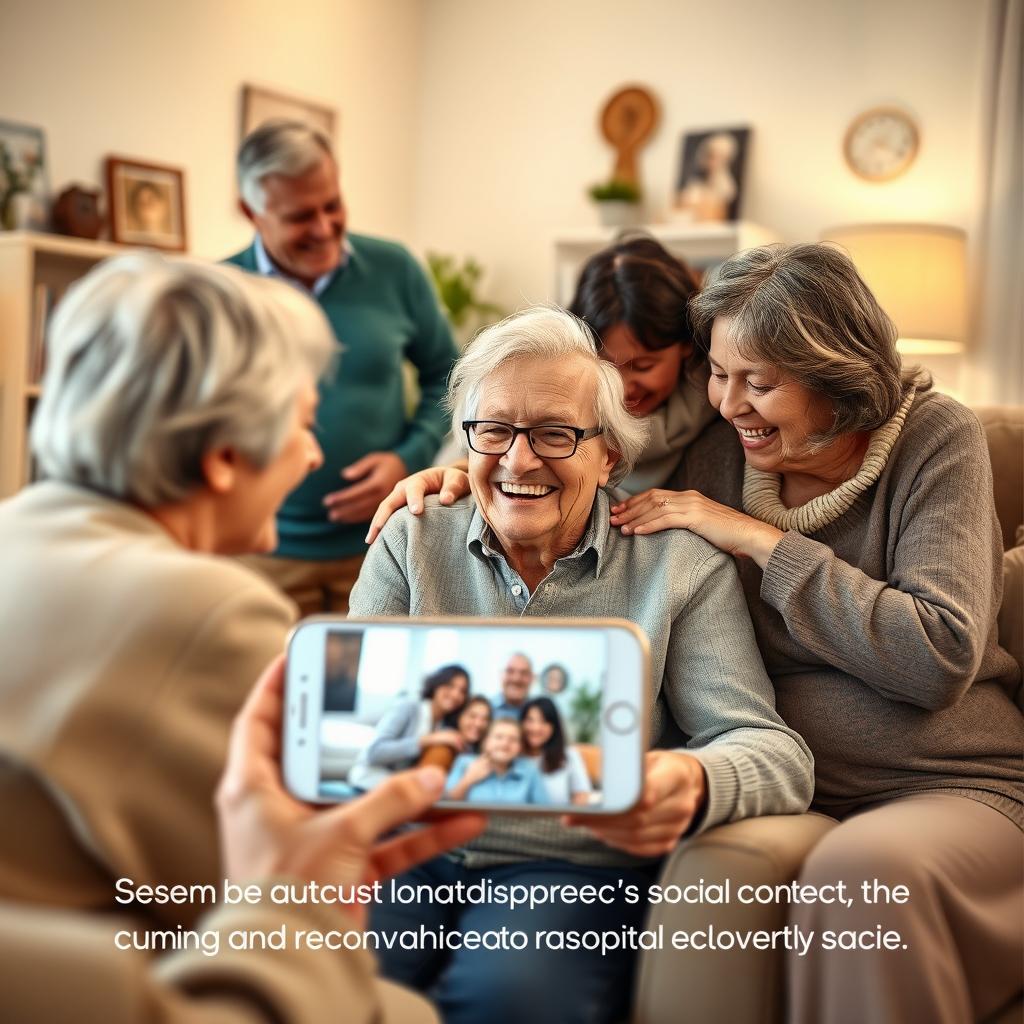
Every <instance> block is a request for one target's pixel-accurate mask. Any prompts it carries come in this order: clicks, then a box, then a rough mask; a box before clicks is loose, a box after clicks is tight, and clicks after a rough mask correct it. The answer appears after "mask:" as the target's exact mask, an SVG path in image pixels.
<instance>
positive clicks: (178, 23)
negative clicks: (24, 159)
mask: <svg viewBox="0 0 1024 1024" xmlns="http://www.w3.org/2000/svg"><path fill="white" fill-rule="evenodd" d="M990 9H991V0H774V2H773V3H765V2H763V0H717V2H716V3H708V2H707V0H699V2H698V0H631V2H630V3H628V4H624V3H622V0H291V2H290V3H284V4H281V3H278V2H276V0H175V2H168V0H136V2H134V3H129V2H128V0H92V2H90V3H82V2H80V0H4V3H3V16H2V19H0V118H3V117H8V118H11V119H16V120H23V121H27V122H29V123H35V124H39V125H42V126H43V127H44V128H45V130H46V132H47V137H48V142H49V147H50V181H51V185H52V186H53V187H54V188H55V189H57V188H60V187H63V186H64V185H65V184H67V183H68V182H69V181H71V180H75V179H79V180H83V181H86V182H94V183H98V182H99V181H100V180H101V177H100V176H101V173H102V160H103V157H104V156H105V155H106V154H108V153H117V154H125V155H129V156H134V157H138V158H148V159H150V160H153V161H156V162H166V163H169V164H176V165H179V166H183V167H184V168H185V169H186V172H187V176H188V177H187V189H188V206H189V229H190V236H191V237H190V241H191V248H192V250H193V251H194V252H197V253H199V254H200V255H205V256H210V257H218V256H222V255H224V254H226V253H228V252H231V251H233V250H235V249H236V248H238V247H240V246H241V245H243V244H244V243H245V242H246V241H247V240H248V238H249V231H248V228H247V225H246V222H245V221H244V220H243V219H242V217H241V215H240V214H238V213H237V211H236V210H235V207H234V195H235V193H234V183H233V176H232V161H233V155H234V151H235V148H236V146H237V141H238V116H239V95H240V88H241V84H242V83H243V82H254V83H260V84H264V85H268V86H276V87H278V88H280V89H281V90H282V91H292V92H295V93H297V94H300V95H307V96H309V97H311V98H321V99H323V100H325V101H327V102H328V103H331V104H333V105H334V106H335V107H336V108H337V109H338V110H339V111H340V114H341V145H340V150H341V156H342V168H343V184H344V189H345V194H346V198H347V200H348V202H349V206H350V212H351V218H350V220H351V224H352V226H353V227H354V228H355V229H357V230H365V231H369V232H372V233H378V234H382V235H384V236H388V237H393V238H397V239H400V240H402V241H404V242H406V243H407V244H409V245H411V246H412V247H413V248H414V249H415V250H417V251H419V252H422V251H424V250H426V249H430V248H434V249H439V250H442V251H449V252H454V253H457V254H460V255H466V254H472V255H475V256H476V257H477V258H478V259H480V260H481V261H482V262H483V264H484V266H485V267H486V268H487V270H488V277H487V279H486V280H485V290H486V292H487V297H488V298H494V299H497V300H498V301H500V302H501V303H503V304H504V305H505V306H506V307H508V308H515V307H518V306H521V305H524V304H526V303H528V302H535V301H545V300H549V299H551V298H552V297H553V296H552V280H553V266H552V244H551V243H552V238H553V236H554V234H555V232H556V231H558V230H559V229H561V228H566V229H572V228H579V227H581V226H582V227H586V226H589V225H592V224H594V223H595V222H596V214H595V211H594V209H593V207H592V205H591V204H590V202H589V200H588V199H587V198H586V197H585V194H584V190H585V188H586V186H587V185H588V184H590V183H592V182H594V181H597V180H599V179H602V178H606V177H607V176H608V174H609V173H610V170H611V166H612V155H611V150H610V149H609V148H608V146H607V145H606V144H605V143H604V142H603V140H602V139H601V137H600V135H599V133H598V130H597V124H596V121H597V114H598V111H599V109H600V106H601V104H602V103H603V101H604V100H605V98H606V97H607V96H608V95H609V94H610V93H611V92H612V90H614V89H615V88H616V87H618V86H619V85H621V84H623V83H627V82H639V83H642V84H644V85H646V86H648V87H649V88H651V89H652V90H653V91H654V93H655V94H656V95H657V96H658V98H659V100H660V103H661V106H662V116H661V124H660V127H659V129H658V131H657V133H656V135H655V137H654V138H653V140H652V142H651V144H650V145H649V146H648V147H647V149H646V150H645V151H644V153H643V157H642V173H643V182H644V185H645V187H646V190H647V195H648V207H649V213H650V215H651V218H652V219H655V220H657V219H661V218H662V217H663V216H664V214H665V212H666V208H667V206H668V202H669V197H670V194H671V191H672V187H673V183H674V180H675V175H676V173H677V162H678V154H679V148H680V140H681V136H682V134H683V132H684V131H686V130H687V129H694V128H702V127H709V126H713V125H716V124H749V125H751V127H752V128H753V143H752V148H751V153H750V159H749V164H748V176H747V178H748V180H747V190H746V200H745V209H744V216H745V217H747V218H748V219H751V220H754V221H757V222H760V223H762V224H764V225H765V226H767V227H769V228H772V229H774V230H775V231H777V232H778V233H779V234H780V235H781V236H782V237H784V238H786V239H791V240H796V239H814V238H817V237H818V236H819V234H820V232H821V231H822V230H823V229H824V228H826V227H828V226H830V225H834V224H837V223H847V222H863V221H873V220H897V219H898V220H922V221H932V222H937V223H946V224H954V225H958V226H961V227H964V228H966V229H967V230H968V232H969V235H971V236H972V239H973V238H976V237H977V233H976V228H977V224H976V217H977V212H978V210H977V207H978V194H979V188H980V179H981V167H980V164H981V161H980V150H981V133H982V127H983V121H984V117H983V109H984V101H985V97H984V86H983V75H984V70H985V38H986V30H987V24H986V20H987V17H988V14H989V11H990ZM883 103H896V104H898V105H900V106H902V107H905V108H906V109H908V110H909V111H911V112H912V113H913V114H914V116H915V117H916V118H917V120H918V123H919V125H920V128H921V136H922V144H921V150H920V154H919V157H918V159H917V162H916V163H915V164H914V166H913V167H912V168H911V169H910V171H909V172H908V173H907V174H905V175H904V176H902V177H901V178H899V179H897V180H896V181H894V182H892V183H888V184H884V185H872V184H869V183H866V182H863V181H861V180H860V179H858V178H856V177H855V176H854V175H853V174H852V173H851V172H850V171H849V170H848V169H847V168H846V166H845V164H844V162H843V159H842V154H841V149H840V147H841V142H842V138H843V133H844V131H845V129H846V127H847V125H848V124H849V122H850V120H851V119H852V118H853V117H854V116H855V115H856V114H858V113H860V112H861V111H863V110H865V109H866V108H868V107H871V106H874V105H877V104H883ZM980 270H981V268H979V267H978V266H974V267H973V273H974V274H975V275H977V274H978V273H979V272H980Z"/></svg>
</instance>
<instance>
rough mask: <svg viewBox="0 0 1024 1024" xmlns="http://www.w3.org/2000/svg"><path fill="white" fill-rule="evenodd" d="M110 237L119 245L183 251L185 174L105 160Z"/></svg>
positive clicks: (141, 163) (115, 158)
mask: <svg viewBox="0 0 1024 1024" xmlns="http://www.w3.org/2000/svg"><path fill="white" fill-rule="evenodd" d="M107 200H108V203H109V209H110V237H111V239H112V240H113V241H115V242H118V243H120V244H122V245H145V246H149V247H150V248H154V249H166V250H168V251H171V252H184V251H185V249H186V248H187V246H188V232H187V229H186V223H185V172H184V171H183V170H182V169H181V168H180V167H168V166H167V165H165V164H153V163H147V162H145V161H142V160H132V159H130V158H128V157H120V156H110V157H107Z"/></svg>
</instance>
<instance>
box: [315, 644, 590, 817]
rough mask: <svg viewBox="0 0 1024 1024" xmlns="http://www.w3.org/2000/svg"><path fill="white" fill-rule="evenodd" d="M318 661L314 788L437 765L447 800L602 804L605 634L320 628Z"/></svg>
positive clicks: (356, 786)
mask: <svg viewBox="0 0 1024 1024" xmlns="http://www.w3.org/2000/svg"><path fill="white" fill-rule="evenodd" d="M517 641H519V642H517ZM324 659H325V661H324V699H323V712H322V717H321V722H320V733H321V736H320V740H321V764H320V795H321V796H323V797H327V798H334V799H344V798H346V797H349V796H355V795H357V794H358V793H361V792H365V791H367V790H369V789H372V788H373V787H374V786H375V785H378V784H379V783H380V782H382V781H383V780H385V779H387V778H388V777H389V776H390V775H391V774H393V773H394V772H397V771H401V770H403V769H406V768H411V767H414V766H420V765H436V766H438V767H440V768H441V769H443V770H444V771H446V772H447V773H448V779H447V783H446V785H445V791H444V799H446V800H455V801H465V802H469V803H481V804H509V805H513V804H514V805H517V806H523V805H525V806H529V805H543V806H546V807H563V806H564V807H567V808H568V807H571V806H573V805H581V804H582V805H595V804H599V803H600V800H601V792H600V768H601V757H600V735H599V729H600V717H601V692H602V685H603V681H604V675H605V669H606V663H607V651H606V647H605V641H604V639H603V638H600V639H596V638H595V637H594V634H593V633H585V632H583V631H579V630H573V629H571V628H565V629H561V628H560V629H553V630H551V631H549V632H546V633H538V631H536V630H532V631H526V630H523V631H522V634H521V635H519V633H518V631H516V630H509V629H507V628H504V629H496V628H488V627H479V628H472V629H466V628H465V627H462V628H460V629H458V630H456V629H450V630H445V629H437V628H434V629H431V630H430V631H429V632H427V631H425V630H416V629H412V628H409V627H399V626H394V627H367V628H365V629H360V630H356V631H353V630H346V631H341V630H338V631H329V632H328V634H327V639H326V642H325V653H324Z"/></svg>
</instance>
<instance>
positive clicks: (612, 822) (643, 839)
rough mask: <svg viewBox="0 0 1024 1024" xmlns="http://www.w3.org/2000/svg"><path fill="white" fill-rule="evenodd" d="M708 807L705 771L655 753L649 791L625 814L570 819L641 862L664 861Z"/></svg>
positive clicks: (648, 766)
mask: <svg viewBox="0 0 1024 1024" xmlns="http://www.w3.org/2000/svg"><path fill="white" fill-rule="evenodd" d="M706 802H707V779H706V777H705V775H704V766H703V765H702V764H701V763H700V761H698V760H697V758H695V757H691V756H690V755H689V754H683V753H680V752H678V751H675V750H652V751H649V752H648V754H647V759H646V762H645V764H644V791H643V794H642V796H641V797H640V801H639V803H637V805H636V806H635V807H634V808H633V809H632V810H631V811H627V812H626V813H625V814H614V815H608V816H607V817H592V816H590V815H587V816H585V817H573V816H571V815H570V816H569V817H567V818H565V819H563V820H564V822H565V824H567V825H579V826H582V827H583V828H587V829H589V830H590V831H591V832H592V833H593V834H594V835H595V836H597V838H598V839H600V840H601V841H602V842H605V843H607V844H608V845H609V846H614V847H615V848H616V849H617V850H625V851H626V853H631V854H633V855H634V856H636V857H661V856H663V855H664V854H666V853H669V852H670V851H671V850H673V849H674V848H675V846H676V844H677V843H678V842H679V840H680V839H681V838H682V836H683V835H684V833H685V832H686V830H687V829H688V828H689V827H690V824H691V823H692V822H693V819H694V818H695V817H696V816H697V815H698V814H699V813H700V811H701V810H702V809H703V807H704V804H705V803H706Z"/></svg>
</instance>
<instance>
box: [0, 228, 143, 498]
mask: <svg viewBox="0 0 1024 1024" xmlns="http://www.w3.org/2000/svg"><path fill="white" fill-rule="evenodd" d="M123 251H124V249H123V247H122V246H118V245H114V244H112V243H110V242H92V241H88V240H86V239H81V238H65V237H62V236H61V235H46V234H41V233H39V232H34V231H10V232H0V498H5V497H8V496H9V495H11V494H13V493H14V492H15V491H17V490H19V489H20V488H21V487H23V486H24V485H25V484H26V483H28V481H29V479H30V476H31V466H30V459H29V455H28V424H29V421H30V419H31V417H32V411H33V409H34V408H35V403H36V401H37V400H38V398H39V393H40V390H39V381H38V379H37V376H36V374H35V373H34V372H33V370H36V371H38V369H40V364H41V359H39V358H38V357H37V356H36V355H35V353H34V352H33V349H34V346H35V345H37V344H38V343H39V341H40V337H41V334H42V331H43V329H44V327H45V324H44V323H40V322H38V321H39V315H40V313H41V310H39V309H37V306H38V304H39V303H38V300H39V299H40V298H41V293H40V291H39V289H40V286H41V287H42V288H45V289H46V294H47V296H48V298H49V307H50V308H51V309H52V307H53V305H54V303H56V301H57V300H58V299H59V298H60V296H61V295H62V294H63V293H64V291H65V290H66V289H67V287H68V286H69V285H70V284H71V283H72V282H73V281H75V280H77V279H78V278H79V277H81V276H82V275H83V274H85V273H86V272H87V271H88V270H89V269H90V268H91V267H93V266H94V265H95V264H96V263H98V262H99V261H100V260H103V259H106V257H108V256H113V255H114V254H116V253H119V252H123ZM33 362H35V363H36V364H37V365H36V366H35V367H33V365H32V364H33Z"/></svg>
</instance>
